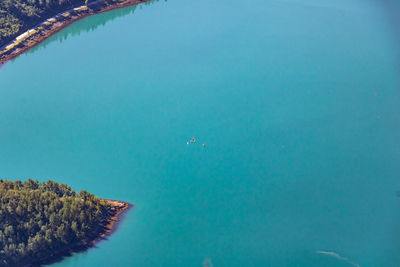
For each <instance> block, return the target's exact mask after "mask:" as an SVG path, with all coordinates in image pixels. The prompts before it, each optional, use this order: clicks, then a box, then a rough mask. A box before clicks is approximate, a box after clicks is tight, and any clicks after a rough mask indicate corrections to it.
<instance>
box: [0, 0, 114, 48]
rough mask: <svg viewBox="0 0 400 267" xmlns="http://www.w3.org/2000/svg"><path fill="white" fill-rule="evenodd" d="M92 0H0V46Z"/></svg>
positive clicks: (92, 0)
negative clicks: (60, 13) (50, 18)
mask: <svg viewBox="0 0 400 267" xmlns="http://www.w3.org/2000/svg"><path fill="white" fill-rule="evenodd" d="M94 1H95V0H0V46H2V45H4V44H5V43H6V42H8V41H10V40H12V39H13V38H15V37H16V36H17V35H18V33H21V32H23V31H25V30H28V29H30V28H31V27H33V26H35V25H37V24H39V23H40V22H42V21H43V20H45V19H47V18H49V17H52V16H54V15H56V14H58V13H59V12H61V11H64V10H67V9H69V8H73V7H77V6H81V5H85V4H87V3H91V2H94ZM111 2H112V0H111Z"/></svg>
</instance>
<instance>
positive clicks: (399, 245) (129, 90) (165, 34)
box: [0, 0, 400, 267]
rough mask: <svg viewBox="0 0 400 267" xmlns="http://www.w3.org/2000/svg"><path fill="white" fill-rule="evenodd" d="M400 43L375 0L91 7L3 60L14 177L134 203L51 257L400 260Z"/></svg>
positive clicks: (251, 262)
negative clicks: (98, 233) (103, 235)
mask: <svg viewBox="0 0 400 267" xmlns="http://www.w3.org/2000/svg"><path fill="white" fill-rule="evenodd" d="M397 40H398V39H397V36H396V31H395V30H394V27H393V25H392V24H391V19H389V16H388V15H387V13H386V11H385V9H384V8H383V7H381V6H380V4H379V2H378V1H367V0H338V1H334V2H332V1H328V0H318V1H317V0H263V1H260V0H255V1H239V0H231V1H226V0H221V1H210V0H205V1H189V0H182V1H177V0H170V1H168V2H164V1H160V2H154V3H152V5H148V6H147V5H143V6H139V7H136V8H135V7H130V8H127V9H123V10H115V11H112V12H109V13H105V14H101V15H97V16H93V17H89V18H86V19H84V20H81V21H79V22H77V23H75V24H73V25H72V26H71V27H69V28H67V29H65V30H64V31H62V32H60V33H59V34H57V35H55V36H53V37H51V38H50V39H48V40H47V41H45V42H44V43H43V44H41V45H40V46H38V47H37V48H35V49H33V50H31V51H30V52H29V53H27V54H24V55H22V56H20V57H18V58H17V59H15V60H14V61H12V62H10V63H8V64H6V65H5V66H4V67H2V68H1V69H0V127H1V131H0V169H1V177H2V178H9V179H17V178H23V179H26V178H38V179H41V180H47V179H54V180H57V181H60V182H64V183H68V184H70V185H71V186H72V187H73V188H74V189H76V190H81V189H86V190H88V191H90V192H93V193H95V194H96V195H98V196H100V197H104V198H110V199H119V200H125V201H129V202H131V203H134V204H135V205H136V206H135V208H134V209H132V210H130V212H129V213H127V214H126V216H125V219H124V220H123V222H122V223H121V224H120V225H119V230H118V231H117V232H116V233H115V234H114V235H112V236H110V237H109V238H108V240H106V241H103V242H101V243H99V244H98V245H97V247H96V248H93V249H90V250H88V251H87V252H84V253H80V254H75V255H73V256H72V257H69V258H67V259H64V260H63V261H61V262H59V263H55V264H53V265H52V266H54V267H71V266H138V267H147V266H167V267H168V266H171V267H172V266H184V267H192V266H193V267H195V266H199V267H201V266H203V261H204V259H205V258H208V259H210V261H211V262H212V265H213V266H214V267H222V266H226V267H236V266H237V267H239V266H246V267H247V266H257V267H258V266H301V267H303V266H304V267H308V266H344V267H345V266H363V267H364V266H400V198H398V197H396V192H397V191H400V180H399V175H398V174H399V172H400V164H399V161H400V124H399V121H400V104H399V103H400V84H399V80H398V76H399V75H398V74H399V66H400V65H399V62H398V61H397V59H396V58H398V50H399V48H398V46H397ZM192 137H196V138H198V140H199V141H198V143H196V144H190V145H187V144H186V142H187V141H189V139H190V138H192ZM202 143H205V144H206V146H205V147H204V148H203V147H202V146H201V144H202ZM318 251H325V252H326V253H324V252H322V253H318ZM327 252H333V253H336V254H333V253H327Z"/></svg>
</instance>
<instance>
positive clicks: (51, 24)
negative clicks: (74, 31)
mask: <svg viewBox="0 0 400 267" xmlns="http://www.w3.org/2000/svg"><path fill="white" fill-rule="evenodd" d="M147 1H150V0H121V1H115V0H114V1H107V0H98V1H95V2H92V3H90V4H88V5H87V6H80V7H76V8H73V9H69V10H66V11H64V12H62V13H59V14H57V15H56V16H54V17H52V18H49V19H47V20H45V21H44V22H42V23H40V24H39V25H37V26H35V27H33V28H32V29H30V30H28V31H26V32H24V33H22V34H21V35H19V36H18V37H16V38H15V39H14V40H13V41H11V42H10V43H8V44H6V45H4V46H3V47H0V65H2V64H4V63H5V62H7V61H9V60H11V59H13V58H15V57H17V56H18V55H20V54H22V53H24V52H25V51H27V50H29V49H30V48H32V47H34V46H36V45H37V44H39V43H41V42H42V41H43V40H45V39H47V38H48V37H50V36H51V35H53V34H55V33H57V32H59V31H60V30H62V29H64V28H65V27H67V26H68V25H70V24H71V23H73V22H75V21H77V20H80V19H82V18H84V17H87V16H90V15H94V14H98V13H102V12H106V11H109V10H112V9H116V8H122V7H126V6H131V5H137V4H141V3H144V2H147Z"/></svg>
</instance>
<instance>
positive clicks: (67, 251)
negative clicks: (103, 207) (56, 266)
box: [24, 199, 134, 266]
mask: <svg viewBox="0 0 400 267" xmlns="http://www.w3.org/2000/svg"><path fill="white" fill-rule="evenodd" d="M103 200H104V201H107V202H108V204H109V205H110V206H111V208H110V211H109V213H108V216H107V217H106V218H104V220H103V221H102V222H101V223H100V224H99V227H98V230H97V231H96V233H95V234H94V235H93V236H91V237H89V238H88V239H86V240H82V241H79V242H78V243H75V244H71V245H70V246H68V247H65V248H63V249H60V250H58V251H54V252H53V253H52V254H51V255H48V257H46V258H41V259H35V260H32V261H31V262H29V263H27V264H26V265H24V266H42V265H44V264H46V265H47V264H52V263H56V262H60V261H62V260H63V259H64V258H65V257H69V256H71V255H72V254H73V253H78V252H83V251H86V250H88V249H89V248H91V247H94V246H95V245H96V244H97V243H99V242H101V241H103V240H105V239H106V237H107V236H110V235H111V234H113V233H114V232H115V231H116V230H117V228H118V225H119V223H120V222H121V221H122V217H123V215H125V214H126V211H128V210H129V209H131V208H133V207H134V205H133V204H130V203H128V202H125V201H119V200H111V199H103Z"/></svg>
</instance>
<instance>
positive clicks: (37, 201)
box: [0, 180, 109, 266]
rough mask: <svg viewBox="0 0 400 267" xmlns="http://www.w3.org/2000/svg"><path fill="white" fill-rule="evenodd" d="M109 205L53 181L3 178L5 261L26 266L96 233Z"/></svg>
mask: <svg viewBox="0 0 400 267" xmlns="http://www.w3.org/2000/svg"><path fill="white" fill-rule="evenodd" d="M108 210H109V206H108V204H107V202H106V201H104V200H101V199H99V198H97V197H96V196H94V195H93V194H90V193H88V192H87V191H80V192H79V193H76V192H75V191H73V190H72V189H71V188H70V187H69V186H67V185H65V184H59V183H56V182H53V181H47V182H45V183H40V182H38V181H33V180H27V181H25V182H21V181H16V182H11V181H3V180H0V266H22V265H25V264H27V263H31V262H32V261H35V260H36V261H37V260H40V259H44V258H46V257H49V256H50V255H52V254H53V253H54V252H55V251H59V250H60V249H63V248H64V249H65V248H66V247H68V246H69V245H72V244H81V245H85V242H86V241H87V240H90V239H92V238H93V237H95V236H96V234H97V233H98V231H99V227H101V223H102V222H103V221H104V219H105V218H106V217H107V214H108Z"/></svg>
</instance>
